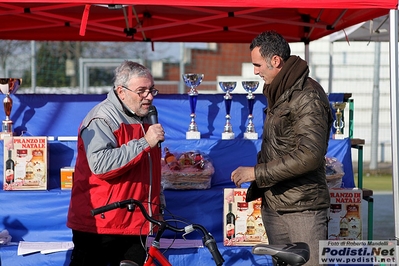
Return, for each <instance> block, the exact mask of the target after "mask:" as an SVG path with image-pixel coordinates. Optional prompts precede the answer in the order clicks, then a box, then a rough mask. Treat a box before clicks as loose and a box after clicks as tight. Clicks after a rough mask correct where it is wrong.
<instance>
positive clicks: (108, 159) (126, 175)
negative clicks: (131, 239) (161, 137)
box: [67, 90, 161, 235]
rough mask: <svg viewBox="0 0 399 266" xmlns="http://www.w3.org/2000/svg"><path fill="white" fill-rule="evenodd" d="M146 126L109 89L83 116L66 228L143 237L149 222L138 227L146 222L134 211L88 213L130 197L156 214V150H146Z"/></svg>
mask: <svg viewBox="0 0 399 266" xmlns="http://www.w3.org/2000/svg"><path fill="white" fill-rule="evenodd" d="M149 126H150V121H149V120H147V118H146V117H144V118H141V117H138V116H136V115H134V114H132V113H131V112H129V111H126V110H125V108H124V107H123V105H122V104H121V102H120V101H119V99H118V98H117V96H116V95H115V92H114V91H113V90H112V91H111V92H109V93H108V96H107V98H106V99H105V100H104V101H102V102H101V103H99V104H98V105H96V106H95V107H94V108H93V109H92V110H91V111H90V112H89V113H88V114H87V116H86V117H85V118H84V120H83V122H82V124H81V125H80V128H79V134H78V147H77V149H78V154H77V158H76V165H75V173H74V178H73V187H72V192H71V201H70V206H69V211H68V221H67V226H68V227H69V228H71V229H73V230H78V231H83V232H90V233H99V234H120V235H146V234H147V233H148V231H149V223H148V222H146V223H145V226H144V227H143V223H144V222H145V219H144V217H143V215H142V214H141V212H140V211H139V208H136V210H135V211H134V212H127V210H126V209H125V208H123V209H116V210H112V211H109V212H107V213H104V214H102V215H97V216H95V217H93V216H91V213H90V211H91V210H92V209H94V208H98V207H101V206H103V205H106V204H109V203H113V202H116V201H121V200H126V199H129V198H134V199H136V200H139V201H141V202H143V203H144V206H145V207H146V209H147V211H149V213H150V214H158V213H159V204H160V194H161V149H160V148H159V147H154V148H152V149H151V147H150V146H149V145H148V143H147V141H146V140H145V139H144V135H145V132H146V131H147V129H148V127H149ZM148 202H151V203H152V204H147V203H148ZM149 206H151V207H150V208H151V209H148V208H149Z"/></svg>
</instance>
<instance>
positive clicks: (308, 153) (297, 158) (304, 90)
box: [247, 71, 332, 212]
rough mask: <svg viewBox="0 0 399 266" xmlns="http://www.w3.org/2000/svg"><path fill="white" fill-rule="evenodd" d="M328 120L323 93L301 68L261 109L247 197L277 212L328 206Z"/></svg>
mask: <svg viewBox="0 0 399 266" xmlns="http://www.w3.org/2000/svg"><path fill="white" fill-rule="evenodd" d="M331 124H332V114H331V109H330V105H329V101H328V98H327V95H326V93H325V91H324V90H323V88H322V87H321V86H320V85H319V84H318V83H317V82H315V81H314V80H313V79H311V78H309V77H308V71H306V73H304V75H303V76H302V77H301V78H300V79H299V80H297V82H296V83H295V84H294V86H292V87H291V88H289V89H288V90H286V91H284V93H283V94H282V95H281V96H280V97H279V98H278V100H277V101H276V102H275V104H274V105H273V107H272V108H271V109H269V108H268V109H266V120H265V123H264V128H263V141H262V147H261V150H260V152H259V153H258V162H257V165H256V166H255V178H256V181H254V182H252V184H251V186H250V187H249V188H248V192H247V201H252V200H254V199H256V198H258V197H262V198H263V201H266V204H267V205H268V206H269V207H270V208H271V209H273V210H276V211H282V212H292V211H303V210H317V209H324V208H328V207H329V205H330V197H329V192H328V187H327V182H326V174H325V154H326V152H327V147H328V141H329V136H330V130H331Z"/></svg>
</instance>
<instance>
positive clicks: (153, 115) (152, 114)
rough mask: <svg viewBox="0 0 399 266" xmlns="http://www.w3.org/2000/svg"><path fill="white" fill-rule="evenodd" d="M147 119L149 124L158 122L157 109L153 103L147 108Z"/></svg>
mask: <svg viewBox="0 0 399 266" xmlns="http://www.w3.org/2000/svg"><path fill="white" fill-rule="evenodd" d="M148 119H149V120H150V123H151V125H153V124H158V111H157V108H156V107H155V106H154V105H151V106H150V109H149V110H148Z"/></svg>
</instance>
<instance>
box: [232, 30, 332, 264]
mask: <svg viewBox="0 0 399 266" xmlns="http://www.w3.org/2000/svg"><path fill="white" fill-rule="evenodd" d="M250 50H251V59H252V64H253V66H254V74H255V75H259V76H260V77H261V78H262V79H263V80H264V81H265V85H264V87H263V94H264V95H265V96H266V98H267V101H268V107H267V110H266V112H267V113H266V120H265V123H264V126H263V141H262V146H261V150H260V152H259V153H258V159H257V164H256V165H255V167H238V168H237V169H236V170H234V171H233V172H232V174H231V180H232V181H233V182H234V183H235V184H236V186H237V187H241V184H242V183H244V182H251V185H250V187H249V188H248V191H247V201H252V200H254V199H256V198H259V197H261V198H262V219H263V224H264V226H265V229H266V233H267V235H268V238H269V243H270V244H286V243H290V242H306V243H308V244H309V246H310V260H309V262H308V263H307V264H306V265H312V266H313V265H318V264H319V263H318V252H319V250H318V249H319V240H325V239H326V237H327V215H328V214H327V210H328V208H329V206H330V197H329V192H328V187H327V182H326V174H325V154H326V152H327V147H328V141H329V136H330V130H331V124H332V119H333V118H332V114H331V109H330V105H329V101H328V98H327V95H326V93H325V91H324V90H323V88H322V87H321V86H320V84H318V83H317V82H316V81H314V80H313V79H311V78H310V77H309V68H308V65H307V63H306V61H304V60H302V59H301V58H299V57H298V56H291V50H290V47H289V45H288V43H287V42H286V40H285V39H284V38H283V37H282V36H281V35H279V34H278V33H276V32H273V31H268V32H264V33H261V34H260V35H259V36H257V37H256V38H255V39H254V40H253V41H252V43H251V45H250Z"/></svg>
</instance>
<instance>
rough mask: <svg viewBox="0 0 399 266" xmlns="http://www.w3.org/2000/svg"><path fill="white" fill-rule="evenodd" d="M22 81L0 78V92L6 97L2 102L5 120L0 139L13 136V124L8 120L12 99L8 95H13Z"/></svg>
mask: <svg viewBox="0 0 399 266" xmlns="http://www.w3.org/2000/svg"><path fill="white" fill-rule="evenodd" d="M21 83H22V79H16V78H0V90H1V93H3V94H4V95H5V96H6V97H5V98H4V100H3V106H4V112H5V114H6V119H5V120H3V123H2V130H1V133H0V138H1V139H4V137H6V136H12V135H13V122H12V121H11V119H10V115H11V109H12V99H11V97H10V94H14V93H15V92H16V91H17V90H18V89H19V87H20V86H21Z"/></svg>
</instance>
